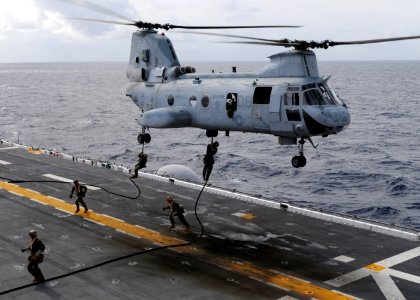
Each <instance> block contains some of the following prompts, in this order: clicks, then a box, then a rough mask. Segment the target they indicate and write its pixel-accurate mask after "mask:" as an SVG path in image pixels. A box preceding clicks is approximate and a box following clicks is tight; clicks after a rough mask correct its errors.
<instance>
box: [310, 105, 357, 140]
mask: <svg viewBox="0 0 420 300" xmlns="http://www.w3.org/2000/svg"><path fill="white" fill-rule="evenodd" d="M303 118H304V120H305V124H306V128H307V129H308V131H309V133H310V134H312V135H328V134H333V133H338V132H340V131H343V130H344V129H345V128H347V127H348V125H349V124H350V114H349V111H348V110H347V108H346V107H344V106H320V107H309V108H306V109H304V110H303Z"/></svg>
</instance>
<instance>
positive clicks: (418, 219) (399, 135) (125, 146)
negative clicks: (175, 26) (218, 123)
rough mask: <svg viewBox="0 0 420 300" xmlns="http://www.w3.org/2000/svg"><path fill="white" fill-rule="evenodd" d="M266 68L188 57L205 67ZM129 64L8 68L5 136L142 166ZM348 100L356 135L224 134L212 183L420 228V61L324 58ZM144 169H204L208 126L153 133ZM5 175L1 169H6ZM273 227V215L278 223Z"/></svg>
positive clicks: (0, 101) (1, 109) (1, 135)
mask: <svg viewBox="0 0 420 300" xmlns="http://www.w3.org/2000/svg"><path fill="white" fill-rule="evenodd" d="M264 63H265V62H234V63H226V62H190V63H186V64H184V65H192V66H194V67H195V68H196V69H197V72H209V71H210V70H213V69H214V70H215V71H216V72H219V71H222V72H226V71H230V70H231V67H232V66H237V68H238V72H240V71H252V70H256V69H259V68H260V67H262V66H263V65H264ZM126 66H127V64H126V63H123V62H118V63H34V64H0V139H5V140H9V141H13V142H20V143H23V144H26V145H31V146H33V147H43V148H46V149H50V150H57V151H61V152H65V153H67V154H71V155H75V156H81V157H89V158H93V159H99V160H102V161H111V162H114V163H117V164H122V165H125V166H134V165H135V163H136V159H137V154H138V152H139V151H140V150H141V146H140V145H139V144H138V143H137V135H138V133H139V132H140V126H139V125H138V124H137V123H136V118H137V117H138V116H139V109H138V108H137V107H136V106H135V105H134V104H133V103H132V102H131V100H130V99H129V98H128V97H126V96H125V88H126V85H127V79H126V75H125V72H126ZM319 69H320V74H325V75H332V77H331V79H330V81H329V83H330V85H331V86H332V87H333V88H334V89H335V90H336V92H337V94H338V95H339V96H340V97H341V98H342V99H343V100H344V101H345V102H346V103H347V105H348V107H349V109H350V113H351V117H352V122H351V124H350V126H349V128H348V129H347V130H345V131H343V132H341V133H339V134H337V135H334V136H329V137H327V138H314V142H315V143H319V147H318V148H317V149H313V148H312V146H310V144H309V143H306V144H305V156H306V158H307V160H308V163H307V165H306V166H305V167H304V168H300V169H295V168H294V167H293V166H292V165H291V162H290V161H291V158H292V156H294V155H296V154H297V153H298V150H297V146H295V145H293V146H280V145H279V144H278V143H277V139H276V138H275V137H273V136H270V135H257V134H246V133H238V132H231V133H230V136H229V137H226V136H224V134H223V133H219V137H218V141H219V143H220V147H219V152H218V154H217V157H216V163H215V166H214V169H213V173H212V176H211V178H210V184H212V185H213V186H218V187H223V188H227V189H235V190H237V191H240V192H244V193H249V194H252V195H261V196H263V197H265V198H268V199H273V200H276V201H288V202H291V203H294V204H297V205H302V206H306V207H312V208H319V209H323V210H329V211H334V212H338V213H344V214H349V215H355V216H359V217H363V218H368V219H372V220H376V221H380V222H384V223H388V224H397V225H400V226H406V227H410V228H416V229H420V197H419V195H420V188H419V182H420V156H419V144H420V130H419V129H420V61H371V62H366V61H352V62H336V61H334V62H332V61H320V62H319ZM151 135H152V142H151V143H150V144H147V145H146V148H145V151H146V152H147V153H148V154H149V162H148V164H147V168H146V169H145V171H146V172H154V171H156V170H157V169H159V168H160V167H162V166H165V165H167V164H183V165H186V166H188V167H189V168H191V169H192V170H194V171H195V172H196V173H197V174H199V175H200V174H201V171H202V157H203V155H204V153H205V149H206V145H207V143H208V142H209V140H208V138H207V137H206V135H205V132H204V131H203V130H199V129H193V128H182V129H151ZM0 173H1V170H0ZM273 221H275V220H273Z"/></svg>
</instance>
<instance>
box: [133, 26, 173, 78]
mask: <svg viewBox="0 0 420 300" xmlns="http://www.w3.org/2000/svg"><path fill="white" fill-rule="evenodd" d="M179 66H180V64H179V61H178V58H177V56H176V53H175V49H174V48H173V46H172V43H171V41H170V40H169V39H168V38H167V37H166V36H165V35H164V34H158V33H157V31H156V30H149V29H147V30H139V31H136V32H134V33H133V36H132V41H131V53H130V61H129V65H128V70H127V77H128V79H129V80H130V81H131V82H142V81H146V82H162V81H163V78H164V76H165V70H166V69H171V68H175V67H179Z"/></svg>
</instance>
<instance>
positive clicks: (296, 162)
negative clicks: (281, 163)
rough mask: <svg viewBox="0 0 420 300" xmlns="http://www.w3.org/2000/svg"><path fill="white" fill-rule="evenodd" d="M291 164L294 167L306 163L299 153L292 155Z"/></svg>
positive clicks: (300, 166)
mask: <svg viewBox="0 0 420 300" xmlns="http://www.w3.org/2000/svg"><path fill="white" fill-rule="evenodd" d="M292 165H293V166H294V167H295V168H302V167H304V166H305V165H306V157H305V156H304V155H303V154H302V153H301V154H300V155H296V156H293V158H292Z"/></svg>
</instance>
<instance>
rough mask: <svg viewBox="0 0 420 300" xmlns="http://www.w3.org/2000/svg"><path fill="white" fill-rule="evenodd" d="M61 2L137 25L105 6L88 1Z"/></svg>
mask: <svg viewBox="0 0 420 300" xmlns="http://www.w3.org/2000/svg"><path fill="white" fill-rule="evenodd" d="M60 1H62V2H67V3H69V4H73V5H76V6H80V7H83V8H86V9H89V10H91V11H94V12H97V13H101V14H104V15H108V16H111V17H115V18H118V19H122V20H126V21H129V22H131V23H135V21H133V20H130V19H129V18H127V17H126V16H123V15H121V14H119V13H117V12H115V11H112V10H110V9H108V8H106V7H103V6H101V5H98V4H96V3H93V2H90V1H88V0H60ZM99 22H101V21H99ZM116 24H117V23H116ZM127 25H128V24H127Z"/></svg>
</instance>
